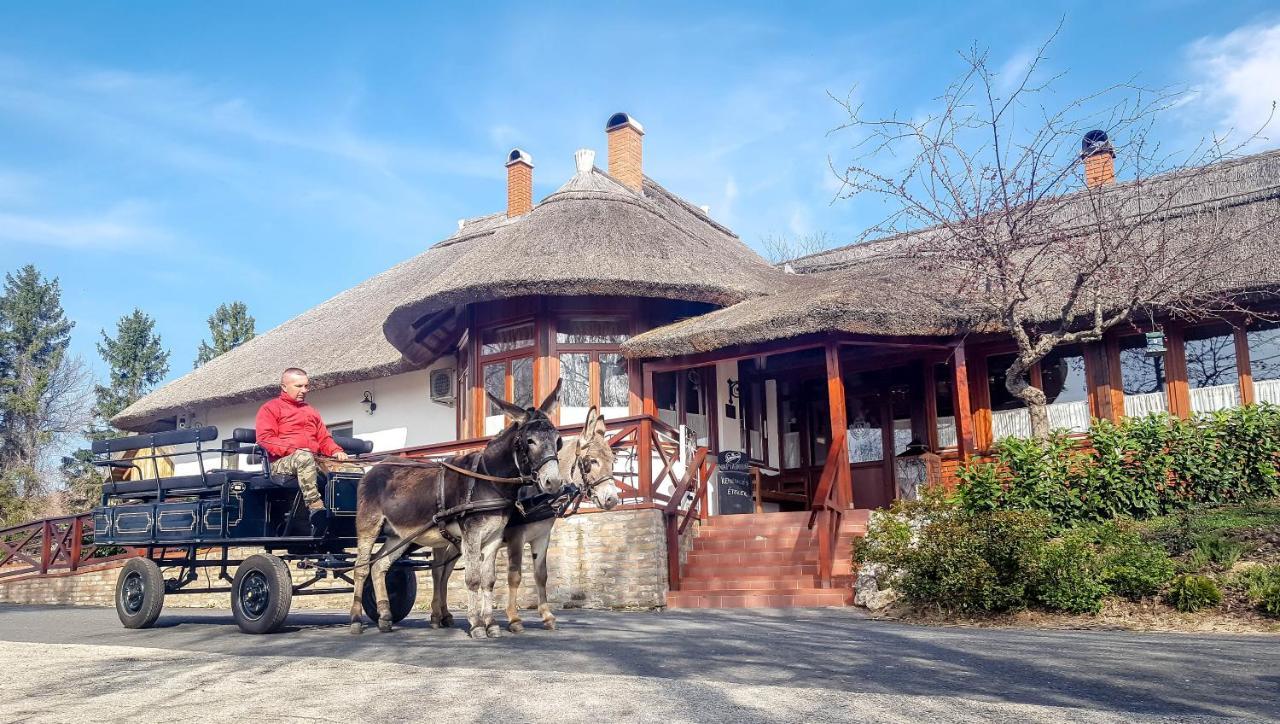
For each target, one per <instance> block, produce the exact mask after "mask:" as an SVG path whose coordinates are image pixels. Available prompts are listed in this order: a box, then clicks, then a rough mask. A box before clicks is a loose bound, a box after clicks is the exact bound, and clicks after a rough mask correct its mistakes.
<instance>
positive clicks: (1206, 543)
mask: <svg viewBox="0 0 1280 724" xmlns="http://www.w3.org/2000/svg"><path fill="white" fill-rule="evenodd" d="M1242 555H1244V546H1243V545H1242V544H1240V543H1237V542H1235V541H1233V540H1230V539H1228V538H1226V537H1225V536H1221V535H1214V536H1205V537H1203V538H1200V539H1198V540H1197V541H1196V549H1195V551H1194V552H1193V553H1192V557H1193V559H1195V560H1196V561H1207V562H1210V563H1214V564H1216V565H1219V566H1222V567H1223V568H1227V569H1229V568H1231V567H1232V566H1234V565H1235V564H1236V561H1238V560H1240V556H1242ZM1201 567H1203V565H1202V566H1201Z"/></svg>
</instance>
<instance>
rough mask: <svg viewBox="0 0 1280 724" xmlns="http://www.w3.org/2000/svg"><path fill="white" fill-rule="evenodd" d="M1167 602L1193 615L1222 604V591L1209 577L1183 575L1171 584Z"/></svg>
mask: <svg viewBox="0 0 1280 724" xmlns="http://www.w3.org/2000/svg"><path fill="white" fill-rule="evenodd" d="M1165 600H1166V601H1168V602H1169V605H1170V606H1173V607H1174V608H1176V609H1178V610H1179V611H1182V612H1183V613H1191V612H1194V611H1200V610H1202V609H1206V608H1213V607H1214V606H1217V605H1218V604H1220V603H1222V590H1221V589H1219V588H1218V584H1217V583H1214V581H1213V579H1212V578H1209V577H1208V576H1197V575H1194V574H1183V575H1181V576H1178V577H1177V578H1175V579H1173V583H1171V584H1169V590H1168V592H1166V593H1165Z"/></svg>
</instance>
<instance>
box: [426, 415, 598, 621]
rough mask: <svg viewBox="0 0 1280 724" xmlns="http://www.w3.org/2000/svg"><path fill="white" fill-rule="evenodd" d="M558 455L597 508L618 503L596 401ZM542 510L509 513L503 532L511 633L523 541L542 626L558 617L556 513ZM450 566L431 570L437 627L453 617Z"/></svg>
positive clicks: (441, 551)
mask: <svg viewBox="0 0 1280 724" xmlns="http://www.w3.org/2000/svg"><path fill="white" fill-rule="evenodd" d="M559 458H560V475H561V477H562V478H563V479H565V480H566V481H568V482H569V483H571V484H573V485H576V486H577V487H578V489H579V490H580V491H581V492H580V495H582V496H586V497H589V498H591V500H592V501H593V502H594V503H595V504H596V507H598V508H600V509H602V510H611V509H612V508H613V507H614V506H616V505H617V504H618V503H619V502H621V500H622V491H621V490H620V489H619V488H618V486H617V485H616V484H615V483H614V482H613V449H612V448H610V447H609V443H608V440H607V438H606V435H605V421H604V418H603V417H601V416H600V413H599V412H598V411H597V410H596V408H595V407H594V406H592V407H591V409H590V410H588V411H587V421H586V424H584V425H583V426H582V433H581V434H580V435H578V436H576V437H574V438H573V439H572V440H571V441H570V442H569V444H568V445H565V446H564V447H563V448H562V449H561V450H560V456H559ZM575 498H576V496H575ZM542 512H543V515H533V514H531V517H532V518H534V520H532V521H531V522H527V523H525V522H520V519H519V518H517V517H513V518H512V520H511V521H509V522H508V524H507V529H506V530H505V531H504V532H503V535H502V540H503V542H504V543H506V544H507V589H508V593H507V621H508V624H507V628H508V630H510V631H511V632H512V633H520V632H522V631H524V623H523V622H522V621H521V620H520V613H519V609H518V608H517V606H516V602H517V601H518V600H519V594H520V580H521V570H520V569H521V565H522V564H523V558H524V546H525V545H526V544H528V546H529V547H530V548H531V549H532V553H533V562H534V581H535V582H536V583H537V588H538V613H539V614H541V616H542V625H543V627H544V628H547V629H550V630H553V631H554V630H555V628H556V617H555V615H554V614H553V613H552V612H551V606H550V604H548V603H547V547H548V546H549V545H550V543H551V529H552V527H553V526H554V525H555V522H556V517H557V516H556V515H555V514H554V512H555V511H554V510H550V511H542ZM449 550H450V549H449V548H448V547H439V548H436V549H435V552H434V554H433V555H434V557H435V559H436V560H444V559H445V556H446V555H447V554H448V553H449ZM452 571H453V563H448V564H446V565H444V566H442V567H440V568H437V569H434V570H433V571H432V590H431V625H432V626H433V627H436V628H440V627H444V626H449V625H450V624H451V623H452V621H453V616H452V614H450V613H449V604H448V584H449V575H450V573H452Z"/></svg>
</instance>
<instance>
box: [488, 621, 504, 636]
mask: <svg viewBox="0 0 1280 724" xmlns="http://www.w3.org/2000/svg"><path fill="white" fill-rule="evenodd" d="M484 632H485V635H486V636H488V637H489V638H491V639H496V638H500V637H501V636H502V627H501V626H499V625H498V624H496V623H491V624H489V625H488V626H486V627H485V629H484Z"/></svg>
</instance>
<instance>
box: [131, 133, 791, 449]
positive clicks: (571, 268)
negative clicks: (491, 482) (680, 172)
mask: <svg viewBox="0 0 1280 724" xmlns="http://www.w3.org/2000/svg"><path fill="white" fill-rule="evenodd" d="M581 159H582V160H583V161H585V162H584V163H581V165H580V167H579V171H578V173H577V174H576V175H575V176H574V177H573V178H572V179H570V180H569V181H568V182H567V183H566V184H564V186H562V187H561V188H560V189H558V190H557V191H556V192H555V193H553V194H551V195H550V196H548V197H546V198H545V199H543V201H542V202H541V203H538V204H536V205H534V206H533V207H532V211H530V212H529V213H525V214H522V215H517V216H510V217H509V216H508V214H506V213H498V214H492V215H489V216H483V217H478V218H475V219H471V220H468V221H465V222H463V223H462V224H461V225H460V227H459V229H458V231H457V232H456V233H455V234H454V235H453V236H450V237H449V238H447V239H445V240H443V241H441V242H439V243H437V244H436V245H434V246H432V247H431V248H430V249H428V250H427V251H425V252H423V253H422V254H419V255H418V256H416V257H414V258H412V259H409V260H407V261H405V262H403V263H401V264H398V265H396V266H395V267H392V268H391V269H389V270H387V271H385V272H383V273H382V274H379V275H377V276H375V277H373V278H371V279H369V280H368V281H365V282H364V283H362V284H360V285H358V286H356V287H354V288H352V289H350V290H348V291H345V292H343V293H342V294H339V295H337V296H336V297H334V298H332V299H330V300H328V301H326V302H324V303H323V304H320V305H319V306H317V307H315V308H313V309H310V310H308V311H306V312H304V313H303V314H301V315H299V316H297V317H295V318H294V319H291V320H289V321H288V322H285V323H284V324H281V325H280V326H279V327H276V328H275V329H272V330H270V331H269V332H266V333H264V334H261V335H259V336H257V337H255V338H254V339H253V340H251V341H249V342H247V343H245V344H244V345H241V346H240V347H238V348H236V349H234V350H232V351H230V352H227V353H225V354H223V355H220V356H219V357H217V358H215V359H213V360H212V361H210V362H209V363H207V364H206V365H204V366H203V367H200V368H199V369H196V370H194V371H192V372H190V373H188V374H187V375H185V376H183V377H181V378H179V379H177V380H175V381H173V382H171V383H169V384H167V385H165V386H164V387H162V388H160V389H158V390H156V391H154V392H152V393H151V394H149V395H147V396H146V397H143V398H142V399H141V400H139V401H138V402H136V403H134V404H133V405H131V406H129V407H128V408H126V409H125V410H124V411H122V412H121V413H120V414H119V415H117V416H116V417H115V418H113V420H112V424H114V425H115V426H117V427H119V428H121V429H125V430H138V431H141V430H145V429H148V428H149V427H151V426H154V425H157V423H160V424H164V423H163V421H164V420H166V418H172V417H173V416H174V415H175V414H178V413H181V412H183V411H186V410H191V409H194V408H196V407H205V406H223V405H229V404H235V403H240V402H249V401H254V400H262V399H264V398H267V397H269V396H270V395H271V394H272V393H273V392H274V391H275V390H276V388H277V385H278V383H279V375H280V371H281V369H283V368H284V367H287V366H298V367H302V368H305V369H306V370H307V371H308V372H309V373H310V375H311V379H312V383H313V385H314V386H315V387H317V388H324V387H331V386H334V385H338V384H342V383H345V382H354V381H358V380H365V379H370V378H374V377H381V376H385V375H391V374H396V373H399V372H405V371H408V370H413V369H421V368H424V367H426V366H427V365H429V364H430V363H431V362H433V361H434V360H436V359H437V358H439V357H440V356H441V355H443V354H446V353H449V352H450V351H451V350H452V345H453V343H454V342H455V341H456V339H457V337H458V335H459V334H460V332H461V322H460V317H459V314H458V313H459V312H460V311H461V310H462V309H463V308H464V307H465V305H467V304H471V303H476V302H484V301H492V300H497V299H504V298H510V297H519V296H527V295H547V296H574V295H586V294H595V295H617V296H628V297H642V298H661V299H673V300H683V301H690V302H705V303H710V304H715V305H728V304H733V303H735V302H739V301H741V300H743V299H746V298H748V297H750V296H753V295H757V294H761V293H764V292H766V291H769V290H771V289H773V288H775V287H776V286H777V285H778V284H779V282H780V280H781V278H782V277H783V276H784V275H783V274H782V273H781V272H779V271H778V270H776V269H774V268H773V267H771V266H770V265H769V264H768V263H767V262H765V261H764V260H763V259H761V258H760V257H759V256H757V255H756V254H755V253H754V252H753V251H751V250H750V249H749V248H747V246H746V245H745V244H743V243H742V242H741V241H740V240H739V239H738V238H737V236H735V235H734V234H733V233H732V232H731V231H729V230H728V229H726V228H725V227H723V226H721V225H719V224H717V223H716V222H714V221H712V220H711V218H710V217H709V216H707V214H706V213H704V212H703V211H702V210H700V209H698V208H697V207H695V206H693V205H691V204H689V203H688V202H686V201H684V200H682V199H680V198H679V197H677V196H676V195H675V194H672V193H671V192H670V191H668V190H666V189H664V188H663V187H662V186H661V185H659V184H658V183H657V182H655V181H653V180H652V179H650V178H648V177H643V182H642V183H643V187H642V190H640V191H637V190H633V189H632V188H631V187H628V186H626V185H624V184H622V183H620V182H619V181H617V180H615V179H614V178H613V177H612V176H610V175H609V174H607V173H605V172H604V171H601V170H600V169H598V168H595V167H594V165H593V164H592V162H591V161H592V155H591V154H583V155H582V156H581Z"/></svg>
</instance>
